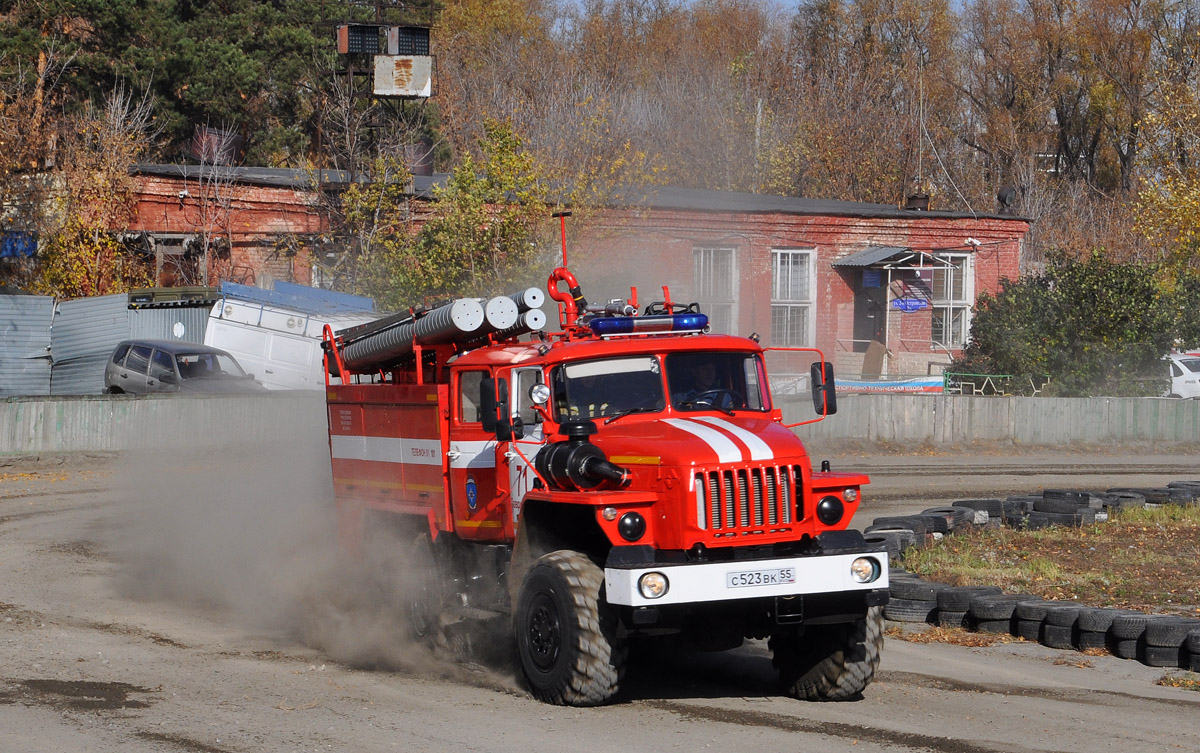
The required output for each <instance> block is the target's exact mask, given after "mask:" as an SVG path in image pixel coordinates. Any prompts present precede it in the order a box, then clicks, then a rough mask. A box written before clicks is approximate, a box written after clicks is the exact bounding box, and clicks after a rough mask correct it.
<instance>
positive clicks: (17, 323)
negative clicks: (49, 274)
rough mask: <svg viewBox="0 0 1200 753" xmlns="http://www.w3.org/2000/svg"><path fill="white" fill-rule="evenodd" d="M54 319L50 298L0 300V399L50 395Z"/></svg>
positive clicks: (3, 297)
mask: <svg viewBox="0 0 1200 753" xmlns="http://www.w3.org/2000/svg"><path fill="white" fill-rule="evenodd" d="M53 318H54V299H53V298H49V297H47V296H41V295H2V296H0V322H2V323H3V326H2V327H0V395H49V394H50V322H51V320H52V319H53Z"/></svg>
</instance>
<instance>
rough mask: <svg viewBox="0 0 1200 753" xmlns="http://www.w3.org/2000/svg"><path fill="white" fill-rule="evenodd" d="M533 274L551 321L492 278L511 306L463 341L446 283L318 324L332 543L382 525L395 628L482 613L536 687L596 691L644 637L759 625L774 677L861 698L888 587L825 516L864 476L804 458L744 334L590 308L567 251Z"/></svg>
mask: <svg viewBox="0 0 1200 753" xmlns="http://www.w3.org/2000/svg"><path fill="white" fill-rule="evenodd" d="M562 282H565V283H567V285H568V290H569V292H567V293H564V292H563V291H561V290H559V289H558V285H559V283H562ZM548 292H549V294H550V295H551V297H552V298H554V299H555V300H557V301H558V302H559V305H560V311H559V319H560V325H561V327H562V329H561V331H559V332H555V333H551V334H547V333H545V332H542V331H541V330H540V329H535V328H533V327H530V326H528V325H529V324H530V323H536V322H531V321H529V320H535V319H536V317H530V315H529V313H528V312H529V303H530V302H531V301H533V300H535V299H536V298H537V296H536V295H533V294H531V293H530V292H529V291H525V293H523V294H518V295H514V296H509V297H508V298H509V299H511V300H514V301H517V300H518V299H520V298H521V297H522V296H524V299H523V300H524V301H525V303H524V304H523V305H522V304H519V305H518V306H517V309H518V316H523V317H525V319H523V320H522V322H523V324H521V325H519V326H518V325H512V324H507V322H508V318H505V317H498V318H497V321H495V322H493V323H491V324H490V325H489V324H487V323H485V324H483V325H480V326H481V327H482V329H484V330H487V329H488V328H489V326H490V329H491V330H492V331H491V332H490V333H489V334H487V335H485V336H483V337H482V338H481V336H480V335H479V334H478V333H477V329H474V328H473V327H475V319H477V318H478V317H477V316H467V317H465V319H463V320H462V321H459V320H455V318H454V317H452V316H451V315H450V314H449V313H447V312H446V311H445V310H444V309H446V308H448V307H449V306H452V305H458V302H455V304H448V306H447V307H441V308H439V309H437V310H434V311H432V312H429V313H423V312H410V314H409V316H408V317H407V318H405V317H403V316H402V317H399V318H393V320H392V321H391V322H390V323H389V324H386V325H378V326H371V325H364V327H359V328H355V329H354V330H349V331H346V332H339V333H336V334H334V333H332V332H330V333H327V335H326V343H325V346H326V353H327V361H328V369H329V370H330V371H331V372H332V373H334V374H336V375H338V376H340V377H341V381H342V384H331V385H329V387H328V388H327V395H328V405H329V428H330V449H331V455H332V465H333V473H334V489H335V495H336V501H337V505H338V512H339V526H340V533H341V535H342V540H343V542H344V543H345V545H346V548H347V549H348V550H349V551H352V552H357V551H361V550H362V549H363V548H364V547H365V546H367V542H369V540H370V539H371V536H372V532H374V531H378V530H381V529H389V530H393V531H399V532H400V537H399V539H398V540H399V541H400V544H399V546H400V548H402V549H404V550H405V559H404V560H403V561H401V563H400V564H399V565H398V566H399V567H403V568H405V569H406V570H407V572H409V573H410V575H411V581H412V585H411V587H410V588H409V589H408V590H407V592H406V596H405V597H404V598H405V599H406V600H407V602H408V603H407V604H406V606H407V608H408V613H409V615H410V621H411V623H412V629H413V631H414V632H415V633H416V634H418V635H426V636H432V637H434V638H436V633H437V632H438V630H440V629H441V628H442V627H443V626H445V625H447V624H452V623H454V622H455V620H458V619H466V618H470V617H473V616H480V615H483V616H495V615H501V616H503V618H504V620H505V622H507V623H508V624H511V626H512V629H513V631H514V634H515V637H516V646H517V650H518V652H519V658H520V663H521V667H522V669H523V672H524V675H525V679H526V680H527V682H528V684H529V687H530V690H531V691H532V693H533V694H534V695H535V696H536V697H538V698H540V699H542V700H544V701H547V702H551V703H561V704H571V705H593V704H598V703H604V702H606V701H608V700H610V699H611V698H612V697H613V696H614V695H615V694H616V693H617V691H618V689H619V687H620V681H621V677H622V674H623V672H624V668H625V665H626V661H627V658H628V648H629V644H630V642H631V641H632V640H637V639H638V637H639V636H642V635H645V636H663V635H673V636H677V637H678V639H679V640H681V641H684V642H686V643H687V644H688V645H691V646H694V647H696V648H698V649H704V650H714V649H727V648H733V647H736V646H739V645H741V644H742V642H743V641H744V640H746V639H748V638H749V639H766V640H767V641H768V642H769V646H770V649H771V651H772V655H773V660H774V663H775V665H776V666H777V667H778V669H779V672H780V678H781V680H782V682H783V687H784V689H785V691H786V692H788V693H789V694H791V695H793V696H796V697H799V698H806V699H814V700H839V699H845V698H850V697H854V696H856V695H857V694H859V693H860V692H861V691H862V690H863V689H864V688H865V687H866V686H867V684H868V683H869V682H870V681H871V678H872V676H873V675H874V672H875V668H876V667H877V665H878V661H879V651H880V648H881V646H882V618H881V614H880V607H881V605H882V604H883V603H884V602H885V601H886V594H887V583H888V574H887V555H886V553H884V552H882V551H878V550H876V549H872V548H871V547H869V546H867V545H866V542H865V541H864V540H863V538H862V536H861V535H860V534H858V533H857V532H854V531H848V530H846V527H847V525H848V523H849V522H850V519H851V517H852V516H853V514H854V511H855V510H856V509H857V506H858V504H859V503H860V496H859V495H860V490H861V487H862V486H863V485H865V484H867V483H868V479H867V477H866V476H863V475H861V474H854V473H835V472H830V471H813V469H812V463H811V461H810V459H809V457H808V455H807V453H806V452H805V449H804V445H803V443H802V442H801V441H800V440H799V439H798V438H797V437H796V435H795V434H794V433H793V432H792V431H791V429H790V428H789V427H787V426H785V425H784V424H783V422H782V411H781V410H780V409H779V408H778V407H777V406H776V405H775V404H774V403H773V401H772V397H771V394H770V391H769V387H768V384H769V383H768V379H767V371H766V364H765V359H764V351H763V349H762V348H761V347H760V345H759V344H758V343H757V342H756V341H755V340H753V339H749V338H742V337H733V336H727V335H714V334H710V333H708V332H707V318H706V317H705V316H704V315H703V314H702V313H700V312H699V311H698V310H697V309H696V307H695V306H694V305H692V306H686V307H682V306H678V305H675V304H671V303H670V302H669V301H665V302H658V303H656V304H652V305H651V306H648V307H647V311H646V312H644V313H641V314H638V313H637V310H636V304H635V303H624V304H622V303H620V302H613V303H610V304H606V305H603V306H588V305H587V303H586V300H585V299H584V298H583V295H582V292H581V291H580V289H579V285H578V283H577V281H575V279H574V277H573V276H572V275H571V274H570V272H569V271H567V270H566V269H565V267H564V268H559V269H557V270H555V273H554V275H552V276H551V278H550V281H549V283H548ZM460 300H461V299H460ZM459 308H461V309H463V310H465V309H466V308H469V307H467V306H460V307H459ZM522 308H524V309H525V310H521V309H522ZM431 317H440V318H441V324H440V325H439V326H437V327H434V326H433V325H432V324H428V323H426V324H422V321H423V320H425V319H429V318H431ZM460 318H461V317H460ZM483 318H484V320H485V321H486V319H487V315H486V314H485V316H484V317H483ZM467 328H471V329H467ZM397 329H399V330H401V332H399V334H397V333H396V332H395V330H397ZM389 333H391V334H389ZM812 353H813V356H814V358H816V362H815V363H814V364H813V367H812V372H811V373H812V378H813V396H814V397H813V401H814V406H815V407H816V408H817V412H818V413H821V414H825V413H829V412H832V410H831V408H833V407H834V402H833V401H834V393H833V380H832V369H831V367H830V366H829V364H827V363H825V362H824V360H823V359H822V358H821V357H820V354H819V353H817V352H816V351H812Z"/></svg>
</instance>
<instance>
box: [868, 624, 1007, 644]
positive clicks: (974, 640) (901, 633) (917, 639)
mask: <svg viewBox="0 0 1200 753" xmlns="http://www.w3.org/2000/svg"><path fill="white" fill-rule="evenodd" d="M883 634H884V635H886V636H888V637H889V638H898V639H899V640H902V641H908V642H909V643H949V644H952V645H955V646H967V647H969V648H983V647H985V646H995V645H996V644H998V643H1013V642H1014V641H1017V640H1020V639H1018V638H1014V637H1013V636H1011V635H1007V634H1004V633H972V632H969V631H967V630H964V629H962V628H945V627H938V626H937V625H933V626H931V627H927V628H925V629H924V630H903V629H901V628H897V627H891V628H888V629H887V630H884V631H883Z"/></svg>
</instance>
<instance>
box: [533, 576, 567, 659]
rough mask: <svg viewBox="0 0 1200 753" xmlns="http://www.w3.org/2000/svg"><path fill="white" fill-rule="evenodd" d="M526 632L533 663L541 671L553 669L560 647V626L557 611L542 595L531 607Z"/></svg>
mask: <svg viewBox="0 0 1200 753" xmlns="http://www.w3.org/2000/svg"><path fill="white" fill-rule="evenodd" d="M527 632H528V635H527V637H528V639H529V654H530V658H531V659H532V660H533V663H534V664H535V665H537V667H538V668H539V669H542V670H546V669H549V668H551V667H553V666H554V664H555V662H557V661H558V654H559V650H560V648H561V647H562V625H561V622H560V621H559V615H558V610H557V609H555V608H554V605H553V604H552V603H551V602H550V599H549V598H547V597H546V596H545V595H544V594H539V595H538V597H537V601H536V602H535V603H534V605H533V609H532V611H531V613H530V615H529V623H528V630H527Z"/></svg>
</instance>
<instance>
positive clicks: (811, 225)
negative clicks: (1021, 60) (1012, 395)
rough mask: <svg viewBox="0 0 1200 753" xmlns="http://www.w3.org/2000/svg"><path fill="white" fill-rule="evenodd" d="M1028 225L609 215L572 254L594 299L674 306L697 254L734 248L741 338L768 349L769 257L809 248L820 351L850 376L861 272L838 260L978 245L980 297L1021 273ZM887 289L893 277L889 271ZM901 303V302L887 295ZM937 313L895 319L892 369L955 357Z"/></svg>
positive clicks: (690, 295) (686, 291)
mask: <svg viewBox="0 0 1200 753" xmlns="http://www.w3.org/2000/svg"><path fill="white" fill-rule="evenodd" d="M1028 229H1029V225H1028V223H1027V222H1025V221H1023V220H1018V219H1011V220H1010V219H995V218H987V219H947V218H941V217H937V216H930V215H928V214H920V213H914V214H913V216H912V218H911V219H908V218H905V219H891V218H862V217H831V216H820V217H813V216H797V215H784V214H749V213H729V212H701V211H694V212H692V211H663V210H654V211H650V212H647V213H644V214H638V215H634V214H630V213H617V212H608V213H606V214H604V215H602V216H599V217H594V218H590V219H588V220H586V228H585V229H578V230H577V231H576V232H577V233H578V235H579V236H580V237H579V239H578V240H576V241H575V242H574V244H573V246H572V247H571V248H569V249H568V251H569V253H570V254H571V255H572V261H571V264H572V267H573V268H575V270H576V274H577V276H578V277H579V278H580V282H581V284H582V285H583V289H584V293H585V295H587V297H588V299H589V300H591V301H598V300H604V299H608V298H615V297H628V295H629V286H630V285H637V286H638V295H639V299H640V300H641V302H642V303H643V305H644V303H645V302H646V301H649V300H658V299H661V297H662V291H661V286H662V285H663V284H666V285H669V286H670V289H671V295H672V298H673V299H674V300H676V301H685V302H686V301H691V300H695V298H696V292H695V291H694V290H693V280H692V274H693V273H692V250H693V248H694V247H697V246H706V245H710V246H721V247H729V248H733V249H734V250H735V267H736V275H737V280H736V281H735V284H736V289H737V291H738V295H737V309H738V310H737V318H736V322H737V323H736V327H735V332H734V334H741V335H749V334H750V333H751V332H757V333H759V334H760V335H761V336H762V339H763V343H764V344H770V332H771V292H772V280H771V251H772V249H780V248H796V249H800V248H811V249H815V252H816V266H817V280H816V290H815V292H814V305H815V343H814V344H815V346H816V347H818V348H820V349H821V350H822V351H824V352H825V354H826V356H827V357H832V358H834V359H835V363H837V364H838V365H839V369H840V370H841V371H842V372H843V373H846V374H848V375H850V374H857V373H858V372H859V371H861V362H862V354H858V353H854V352H853V350H854V348H853V346H852V343H851V340H853V337H854V289H853V286H854V285H856V284H857V279H858V278H857V274H856V273H855V272H854V271H852V270H851V271H847V272H839V271H838V270H837V269H835V268H834V267H833V266H832V264H833V262H834V261H836V260H838V259H840V258H842V257H844V256H847V255H849V254H851V253H854V252H856V251H861V250H863V249H864V248H867V247H868V246H903V247H911V248H913V249H915V250H923V251H934V250H941V251H947V250H955V251H959V252H968V251H971V250H972V246H969V245H967V244H966V243H965V241H966V239H967V238H973V239H975V240H978V241H979V242H980V245H979V246H978V247H975V250H974V254H975V265H974V272H975V292H976V295H978V294H979V293H981V292H984V291H989V292H991V291H995V290H997V289H998V287H999V284H1000V280H1001V279H1003V278H1006V277H1007V278H1012V279H1015V278H1017V277H1018V276H1019V272H1020V248H1021V240H1022V238H1023V237H1024V235H1025V233H1026V232H1027V231H1028ZM883 274H884V283H885V284H886V280H887V276H886V275H887V273H886V272H884V273H883ZM890 297H894V296H890ZM931 317H932V312H931V311H930V310H929V309H924V310H923V311H921V312H915V313H911V314H908V313H902V312H899V311H890V312H889V314H888V324H889V327H888V345H889V352H890V358H889V363H888V366H887V373H890V374H900V373H905V374H912V373H921V374H924V373H926V372H927V371H928V368H929V367H928V362H929V361H948V360H949V356H948V354H947V353H946V352H945V350H944V349H940V348H934V347H933V346H932V345H931V342H930V339H931V334H930V332H931Z"/></svg>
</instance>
